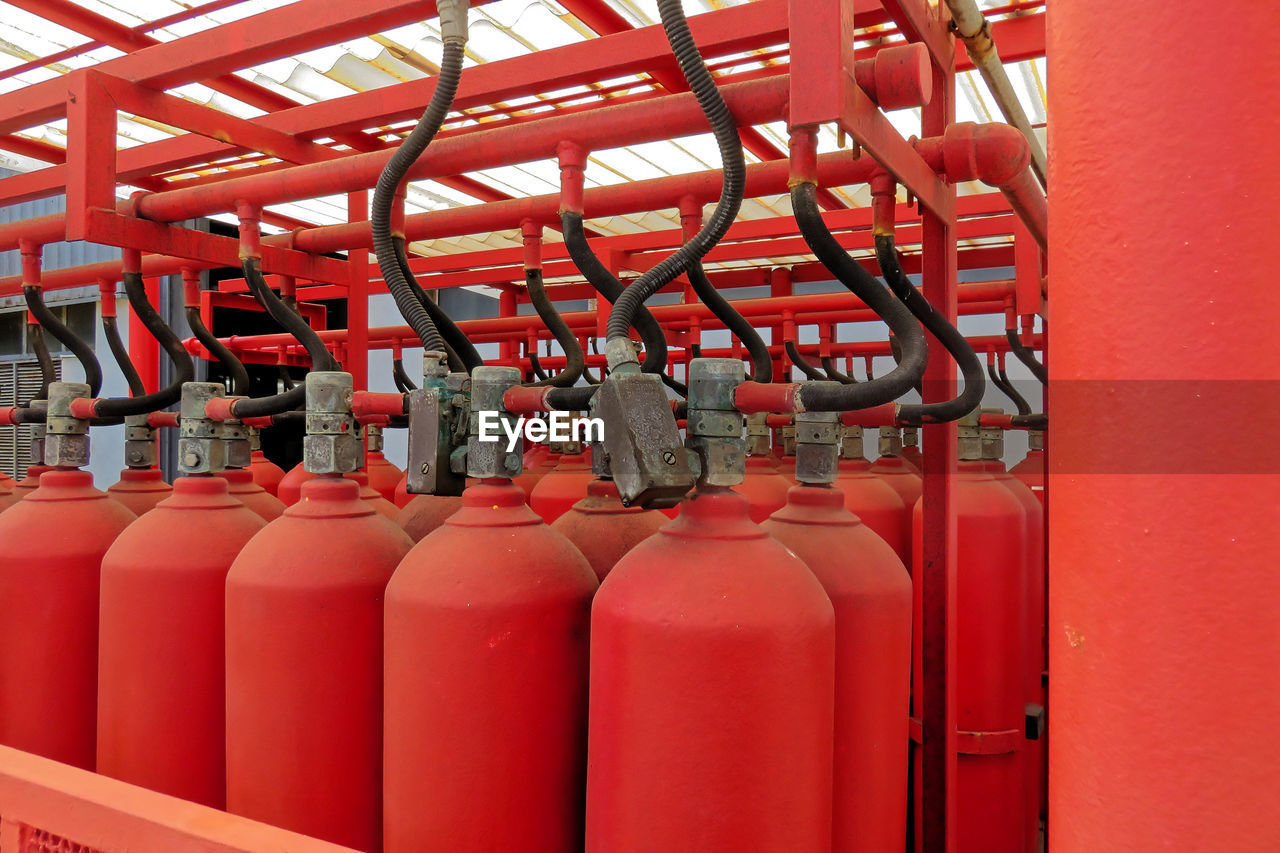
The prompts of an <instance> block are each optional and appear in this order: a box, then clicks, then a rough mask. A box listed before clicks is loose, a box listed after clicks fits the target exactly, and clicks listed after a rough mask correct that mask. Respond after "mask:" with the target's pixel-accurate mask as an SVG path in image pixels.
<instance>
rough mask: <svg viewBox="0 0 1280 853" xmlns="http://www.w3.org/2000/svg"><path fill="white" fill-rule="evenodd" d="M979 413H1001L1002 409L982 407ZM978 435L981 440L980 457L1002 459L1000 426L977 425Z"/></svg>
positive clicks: (1002, 432) (1002, 440) (1002, 444)
mask: <svg viewBox="0 0 1280 853" xmlns="http://www.w3.org/2000/svg"><path fill="white" fill-rule="evenodd" d="M980 411H981V414H984V415H1003V414H1004V409H982V410H980ZM978 433H979V436H980V438H981V440H982V458H983V459H1003V458H1004V430H1002V429H1001V428H1000V427H993V426H981V425H980V426H979V428H978Z"/></svg>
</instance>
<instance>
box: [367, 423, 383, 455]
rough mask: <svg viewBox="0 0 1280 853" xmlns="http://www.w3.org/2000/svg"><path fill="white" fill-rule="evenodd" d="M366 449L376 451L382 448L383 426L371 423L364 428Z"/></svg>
mask: <svg viewBox="0 0 1280 853" xmlns="http://www.w3.org/2000/svg"><path fill="white" fill-rule="evenodd" d="M364 439H365V449H366V450H368V451H370V452H374V451H381V450H382V427H380V426H375V425H374V424H369V425H368V426H366V427H365V428H364Z"/></svg>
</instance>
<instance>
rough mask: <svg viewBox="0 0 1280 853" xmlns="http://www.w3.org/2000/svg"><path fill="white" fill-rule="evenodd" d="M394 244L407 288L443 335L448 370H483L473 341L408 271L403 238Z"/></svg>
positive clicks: (481, 360) (407, 255)
mask: <svg viewBox="0 0 1280 853" xmlns="http://www.w3.org/2000/svg"><path fill="white" fill-rule="evenodd" d="M392 242H393V243H394V245H395V252H396V262H397V263H399V264H400V269H401V271H402V272H403V274H404V279H405V283H406V284H408V286H409V290H411V291H412V292H413V296H414V298H415V299H417V300H418V301H419V302H420V303H422V307H423V308H425V309H426V311H427V314H429V315H430V316H431V322H432V323H435V325H436V329H437V330H438V331H439V332H440V337H441V339H442V340H443V341H444V352H445V354H446V355H447V356H448V357H449V369H450V370H454V371H458V372H464V373H470V372H471V371H472V370H475V369H476V368H477V367H482V366H483V365H484V359H483V358H481V357H480V353H478V352H476V348H475V346H474V345H472V343H471V339H470V338H468V337H467V335H466V333H465V332H463V331H462V330H461V329H459V328H458V326H457V324H456V323H454V322H453V320H452V318H450V317H449V315H448V314H446V313H445V310H444V309H443V308H441V307H440V305H439V303H437V302H436V301H435V300H434V299H432V298H431V297H430V296H427V292H426V291H425V290H423V289H422V285H421V284H420V283H419V282H418V278H417V276H415V275H414V274H413V270H412V269H410V268H409V254H408V250H407V249H406V248H405V242H404V238H403V237H393V238H392Z"/></svg>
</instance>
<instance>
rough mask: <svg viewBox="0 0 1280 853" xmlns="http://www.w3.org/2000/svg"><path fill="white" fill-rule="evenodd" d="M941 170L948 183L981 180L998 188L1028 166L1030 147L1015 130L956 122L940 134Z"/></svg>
mask: <svg viewBox="0 0 1280 853" xmlns="http://www.w3.org/2000/svg"><path fill="white" fill-rule="evenodd" d="M939 148H940V150H939V151H938V152H937V153H938V154H940V157H941V160H942V162H941V164H940V165H941V166H942V171H943V173H944V174H945V176H946V178H947V180H948V181H950V182H951V183H961V182H964V181H982V182H983V183H984V184H987V185H988V186H992V187H995V188H997V189H999V188H1001V187H1004V186H1006V185H1008V184H1009V183H1011V182H1012V181H1013V180H1014V179H1015V178H1017V177H1018V175H1020V174H1021V173H1022V172H1023V171H1024V170H1025V169H1027V168H1028V167H1029V166H1030V165H1031V146H1030V145H1028V144H1027V140H1026V137H1024V136H1023V135H1022V133H1021V131H1019V130H1018V129H1017V128H1015V127H1011V126H1010V125H1007V124H999V123H996V122H990V123H986V124H975V123H974V122H967V121H966V122H957V123H956V124H952V125H950V126H949V127H947V129H946V131H945V132H944V133H943V136H942V140H941V145H940V146H939Z"/></svg>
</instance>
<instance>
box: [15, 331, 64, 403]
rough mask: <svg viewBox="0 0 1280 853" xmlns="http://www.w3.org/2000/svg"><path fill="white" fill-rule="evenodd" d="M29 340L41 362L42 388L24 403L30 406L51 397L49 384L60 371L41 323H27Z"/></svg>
mask: <svg viewBox="0 0 1280 853" xmlns="http://www.w3.org/2000/svg"><path fill="white" fill-rule="evenodd" d="M27 340H28V341H30V342H31V349H32V351H33V352H34V353H35V354H36V361H37V362H38V363H39V364H40V389H39V390H38V391H36V394H35V396H34V397H32V398H31V399H30V400H28V401H27V402H25V403H23V404H22V405H23V406H30V405H31V404H32V403H33V402H35V401H36V400H47V399H49V385H50V384H51V383H53V382H56V381H57V380H58V371H57V368H55V367H54V366H53V357H52V356H51V355H49V345H48V344H46V343H45V341H44V329H42V328H40V324H39V323H29V324H27Z"/></svg>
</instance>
